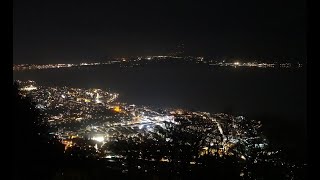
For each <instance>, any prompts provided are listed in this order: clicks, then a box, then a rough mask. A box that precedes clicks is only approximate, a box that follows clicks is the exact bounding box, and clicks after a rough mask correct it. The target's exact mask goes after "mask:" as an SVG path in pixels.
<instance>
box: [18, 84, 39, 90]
mask: <svg viewBox="0 0 320 180" xmlns="http://www.w3.org/2000/svg"><path fill="white" fill-rule="evenodd" d="M36 89H38V88H37V87H35V86H32V85H30V86H29V87H24V88H21V90H23V91H32V90H36Z"/></svg>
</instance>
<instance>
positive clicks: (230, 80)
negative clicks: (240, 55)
mask: <svg viewBox="0 0 320 180" xmlns="http://www.w3.org/2000/svg"><path fill="white" fill-rule="evenodd" d="M13 76H14V79H19V80H28V79H31V80H35V81H36V82H38V83H39V84H41V85H58V86H61V85H66V86H73V87H86V88H91V87H97V88H110V89H111V90H112V91H115V92H118V93H120V100H121V101H124V102H128V103H134V104H141V105H152V106H157V107H182V108H189V109H195V110H201V111H209V112H223V111H227V112H232V113H235V114H242V115H245V116H248V117H250V118H255V119H259V120H262V121H263V123H264V124H265V131H266V133H267V134H268V136H269V138H270V139H271V141H274V142H275V143H278V144H279V145H280V146H285V147H288V148H289V149H294V151H300V154H301V153H302V154H305V146H306V141H305V133H306V126H305V122H306V71H305V70H289V69H281V70H280V69H254V68H208V67H204V66H201V65H181V64H179V65H173V64H171V65H154V66H152V65H148V67H144V68H134V69H121V68H119V67H117V66H102V67H85V68H80V69H79V68H68V69H52V70H37V71H29V72H15V73H14V74H13Z"/></svg>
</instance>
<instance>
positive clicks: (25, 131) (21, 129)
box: [12, 83, 64, 179]
mask: <svg viewBox="0 0 320 180" xmlns="http://www.w3.org/2000/svg"><path fill="white" fill-rule="evenodd" d="M12 101H13V114H12V116H13V120H12V131H13V136H12V144H13V146H12V148H13V152H12V153H13V154H12V156H13V157H12V160H13V172H12V173H13V177H14V178H13V179H51V178H52V176H53V175H54V174H55V173H56V172H57V167H58V163H60V161H61V160H62V158H63V151H64V146H63V145H62V144H61V143H60V142H59V141H58V140H57V139H56V138H55V137H49V136H48V134H47V132H48V125H47V124H46V123H45V121H44V120H43V117H42V116H41V115H40V113H39V111H38V110H37V109H36V108H35V105H34V104H33V103H32V101H31V100H30V98H27V97H23V96H21V95H20V94H19V89H18V85H17V84H16V83H14V84H13V89H12Z"/></svg>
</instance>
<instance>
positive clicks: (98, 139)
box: [92, 136, 104, 142]
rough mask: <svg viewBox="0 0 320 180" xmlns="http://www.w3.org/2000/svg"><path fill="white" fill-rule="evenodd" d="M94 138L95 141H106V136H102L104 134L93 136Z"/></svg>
mask: <svg viewBox="0 0 320 180" xmlns="http://www.w3.org/2000/svg"><path fill="white" fill-rule="evenodd" d="M92 139H93V140H95V141H98V142H103V141H104V137H102V136H98V137H93V138H92Z"/></svg>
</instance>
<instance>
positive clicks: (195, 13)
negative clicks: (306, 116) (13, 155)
mask: <svg viewBox="0 0 320 180" xmlns="http://www.w3.org/2000/svg"><path fill="white" fill-rule="evenodd" d="M305 3H306V2H305V1H304V0H250V1H249V0H243V1H240V0H211V1H205V2H204V1H193V2H192V1H187V0H183V1H182V0H181V1H172V0H171V1H164V0H162V1H153V0H150V1H145V2H142V1H139V3H138V2H136V1H118V0H116V1H109V0H105V1H96V0H91V1H88V0H87V1H83V0H64V1H60V0H55V1H51V0H50V1H49V0H46V1H43V0H28V1H26V0H14V2H13V63H69V62H80V61H83V60H84V59H85V58H88V57H104V56H118V57H119V56H120V57H122V56H136V55H142V56H143V55H164V54H165V53H167V52H168V50H170V49H172V48H174V47H175V46H176V45H177V44H178V43H184V44H185V48H186V49H185V51H186V53H187V54H188V55H201V56H215V55H219V56H305V53H306V52H305V51H306V50H305V41H306V35H305V33H306V29H305V26H306V24H305V19H306V9H305Z"/></svg>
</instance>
